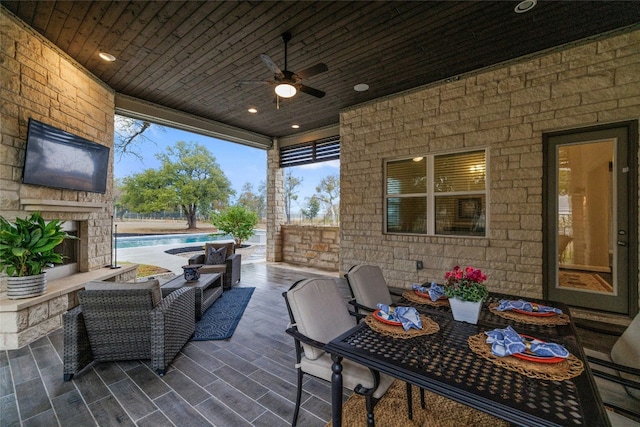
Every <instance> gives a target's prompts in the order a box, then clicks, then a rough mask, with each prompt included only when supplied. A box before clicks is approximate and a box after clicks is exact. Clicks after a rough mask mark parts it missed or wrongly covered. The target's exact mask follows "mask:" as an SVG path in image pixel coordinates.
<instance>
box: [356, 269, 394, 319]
mask: <svg viewBox="0 0 640 427" xmlns="http://www.w3.org/2000/svg"><path fill="white" fill-rule="evenodd" d="M345 277H346V278H347V282H348V283H349V288H350V289H351V294H352V295H353V297H354V298H355V300H356V302H357V303H358V304H361V305H364V306H366V307H369V308H371V309H375V308H376V305H377V304H378V303H382V304H386V305H390V304H391V303H392V300H391V293H390V292H389V287H388V286H387V282H386V281H385V280H384V276H383V275H382V270H381V269H380V267H378V266H377V265H355V266H353V267H351V268H350V269H349V271H348V272H347V274H345Z"/></svg>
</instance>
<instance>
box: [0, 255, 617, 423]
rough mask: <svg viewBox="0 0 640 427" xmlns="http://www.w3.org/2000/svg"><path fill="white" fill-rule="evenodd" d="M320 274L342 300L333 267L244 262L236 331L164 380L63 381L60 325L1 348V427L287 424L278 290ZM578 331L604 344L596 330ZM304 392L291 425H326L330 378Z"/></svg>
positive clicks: (119, 373)
mask: <svg viewBox="0 0 640 427" xmlns="http://www.w3.org/2000/svg"><path fill="white" fill-rule="evenodd" d="M327 275H328V276H331V277H334V278H335V280H336V281H337V283H338V285H339V287H340V289H341V291H342V292H343V295H344V296H345V299H346V298H347V297H348V295H349V291H348V288H347V286H346V282H345V281H344V279H342V278H339V277H337V273H323V272H319V271H317V270H309V269H302V268H295V267H292V266H288V265H282V264H273V263H266V262H258V263H253V264H243V266H242V280H241V282H240V284H239V286H254V287H256V290H255V292H254V294H253V296H252V298H251V301H250V302H249V305H248V307H247V309H246V311H245V313H244V315H243V317H242V320H241V321H240V323H239V325H238V327H237V329H236V331H235V333H234V334H233V336H232V337H231V338H230V339H229V340H225V341H192V342H189V343H187V344H186V345H185V347H184V348H183V349H182V351H181V352H180V354H179V355H178V356H177V357H176V358H175V359H174V361H173V363H172V364H171V367H170V368H169V370H168V372H167V374H166V375H165V376H164V377H159V376H158V375H156V374H155V372H154V371H152V370H151V369H150V366H149V365H148V362H147V361H131V362H117V363H116V362H113V363H99V364H93V365H91V366H89V367H87V368H86V369H85V370H84V371H82V372H81V373H79V374H76V375H75V376H74V378H73V380H72V381H70V382H64V381H63V380H62V351H63V350H62V346H63V336H62V330H57V331H55V332H53V333H51V334H49V335H48V336H46V337H44V338H41V339H39V340H38V341H36V342H34V343H32V344H31V345H29V346H26V347H24V348H22V349H19V350H10V351H2V352H0V427H5V426H6V427H8V426H47V427H49V426H56V425H59V426H63V427H66V426H74V427H84V426H93V425H98V426H117V425H125V426H153V427H156V426H180V427H182V426H194V427H201V426H218V427H236V426H238V427H242V426H256V427H261V426H265V427H266V426H268V427H274V426H288V425H290V423H291V417H292V415H293V410H294V402H295V393H296V372H295V369H294V368H293V366H294V363H295V350H294V347H293V339H291V337H289V336H288V335H286V334H285V332H284V330H285V329H286V326H287V323H288V315H287V313H286V308H285V304H284V299H283V298H282V292H284V291H285V290H287V289H288V288H289V286H291V284H293V283H294V282H295V281H297V280H300V279H304V278H309V277H317V276H327ZM582 338H584V339H585V341H591V342H598V343H599V345H602V344H603V340H602V338H601V336H595V337H594V336H583V337H582ZM582 338H581V339H582ZM610 339H611V338H610ZM613 340H615V338H613ZM612 343H613V341H611V342H607V343H606V344H605V345H604V347H608V348H610V345H611V344H612ZM585 344H586V343H585ZM601 350H606V348H605V349H601ZM303 390H304V393H303V403H302V410H301V412H300V417H299V420H298V425H301V426H305V427H307V426H310V427H314V426H324V425H325V424H326V423H327V421H328V420H329V419H330V417H331V403H330V402H331V401H330V399H331V387H330V384H328V383H326V382H324V381H320V380H316V379H313V378H310V377H309V376H305V384H304V386H303ZM349 394H350V392H348V391H345V399H346V398H347V397H348V395H349Z"/></svg>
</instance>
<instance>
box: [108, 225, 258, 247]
mask: <svg viewBox="0 0 640 427" xmlns="http://www.w3.org/2000/svg"><path fill="white" fill-rule="evenodd" d="M255 233H256V234H255V235H254V236H252V237H251V238H250V239H249V240H248V242H255V241H257V240H256V237H260V236H262V235H265V234H266V232H265V230H256V231H255ZM232 239H233V237H231V235H230V234H226V235H211V234H210V233H198V234H157V235H151V236H132V237H118V240H117V247H118V249H126V248H139V247H143V246H160V245H177V244H186V245H188V244H190V243H204V242H214V241H217V240H232Z"/></svg>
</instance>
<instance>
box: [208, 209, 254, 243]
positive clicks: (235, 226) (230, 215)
mask: <svg viewBox="0 0 640 427" xmlns="http://www.w3.org/2000/svg"><path fill="white" fill-rule="evenodd" d="M211 223H212V224H213V225H215V226H216V227H218V230H221V231H224V232H225V233H228V234H231V235H232V236H233V239H234V240H235V242H236V245H238V246H240V245H241V244H242V242H243V241H244V240H247V239H248V238H249V237H251V236H253V234H254V229H255V227H256V225H257V224H258V215H257V214H256V213H255V212H252V211H250V210H248V209H247V208H245V207H244V206H238V205H236V206H231V207H229V208H227V209H225V210H224V211H222V212H219V213H214V214H212V215H211Z"/></svg>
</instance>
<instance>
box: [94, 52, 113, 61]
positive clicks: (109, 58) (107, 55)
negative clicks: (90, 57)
mask: <svg viewBox="0 0 640 427" xmlns="http://www.w3.org/2000/svg"><path fill="white" fill-rule="evenodd" d="M98 56H99V57H100V58H102V59H104V60H105V61H108V62H113V61H115V60H116V57H115V56H113V55H111V54H110V53H107V52H100V53H99V54H98Z"/></svg>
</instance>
